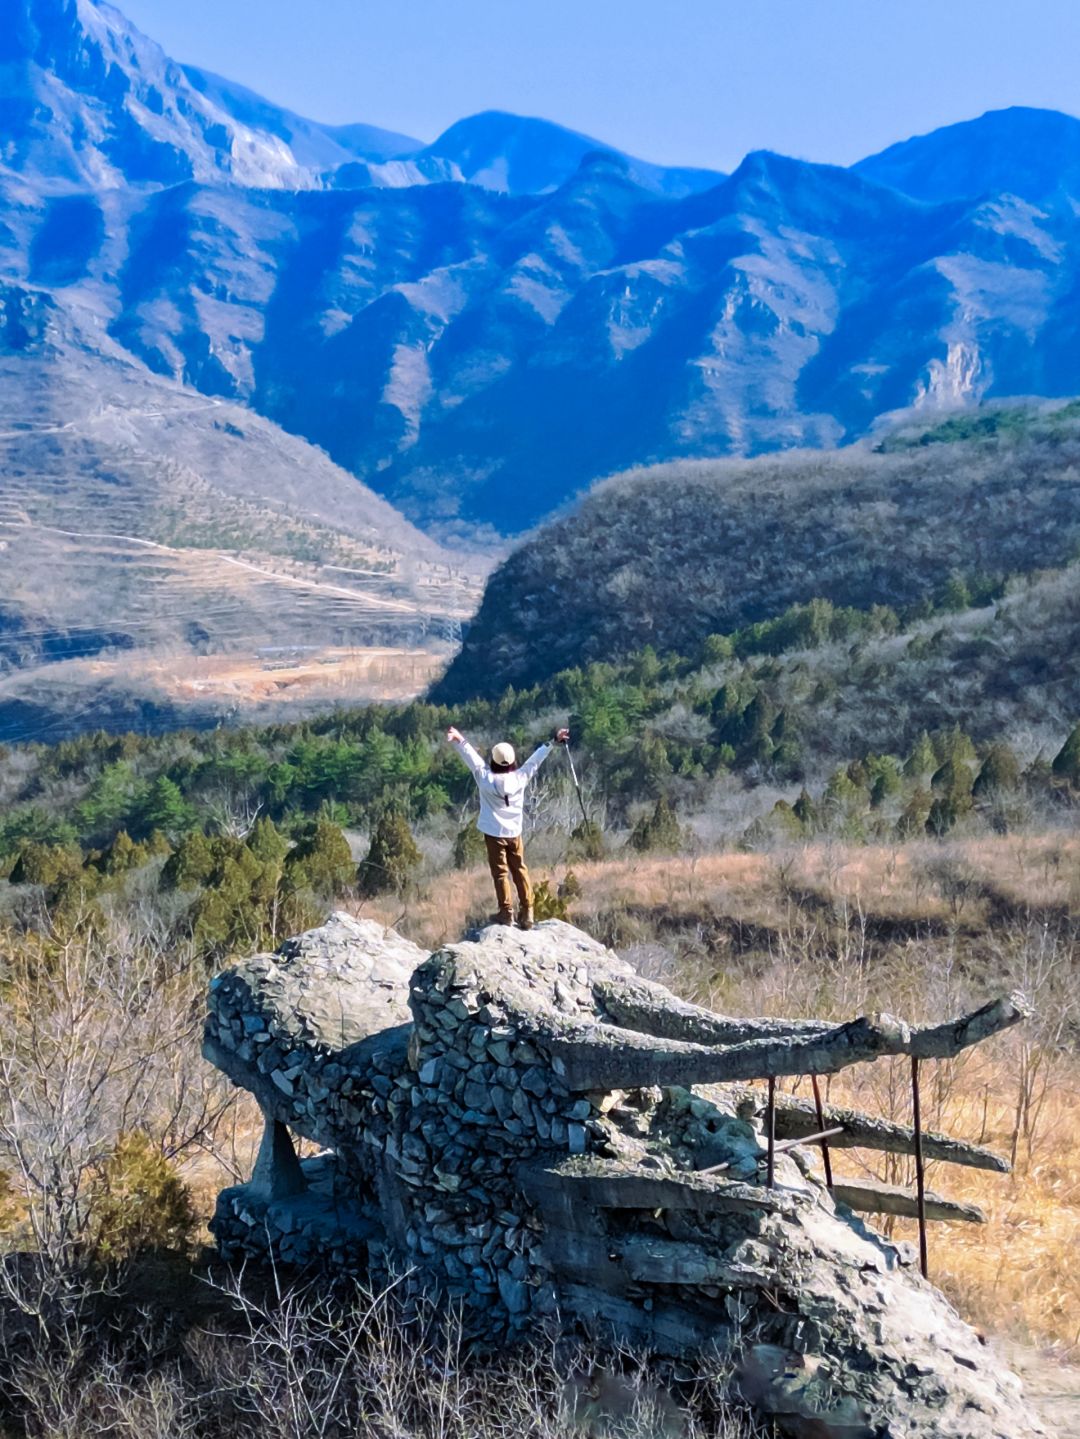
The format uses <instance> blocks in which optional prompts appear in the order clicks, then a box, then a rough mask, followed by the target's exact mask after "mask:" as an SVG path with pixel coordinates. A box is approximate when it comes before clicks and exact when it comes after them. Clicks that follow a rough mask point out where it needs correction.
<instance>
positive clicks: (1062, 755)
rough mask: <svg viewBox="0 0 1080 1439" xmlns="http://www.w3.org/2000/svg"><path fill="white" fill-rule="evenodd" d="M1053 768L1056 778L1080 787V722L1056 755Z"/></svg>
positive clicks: (1074, 786) (1075, 787) (1077, 787)
mask: <svg viewBox="0 0 1080 1439" xmlns="http://www.w3.org/2000/svg"><path fill="white" fill-rule="evenodd" d="M1051 769H1052V771H1053V774H1054V776H1055V778H1057V779H1060V780H1064V781H1065V783H1066V784H1069V785H1072V787H1073V788H1074V789H1080V724H1078V725H1077V726H1076V728H1075V729H1074V730H1073V732H1072V734H1070V735H1069V738H1068V739H1067V740H1066V741H1065V743H1064V744H1063V745H1062V746H1061V748H1060V749H1059V750H1058V752H1057V754H1056V755H1055V756H1054V762H1053V764H1052V766H1051Z"/></svg>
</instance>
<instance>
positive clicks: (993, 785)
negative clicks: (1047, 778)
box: [972, 744, 1020, 799]
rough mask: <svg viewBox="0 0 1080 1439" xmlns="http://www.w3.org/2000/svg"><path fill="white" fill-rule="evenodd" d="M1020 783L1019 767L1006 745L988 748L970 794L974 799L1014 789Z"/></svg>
mask: <svg viewBox="0 0 1080 1439" xmlns="http://www.w3.org/2000/svg"><path fill="white" fill-rule="evenodd" d="M1019 783H1020V765H1019V762H1018V761H1017V758H1016V756H1015V755H1014V754H1013V752H1012V750H1011V749H1010V748H1009V747H1008V745H1004V744H996V745H992V746H991V747H990V750H989V751H988V753H987V756H986V758H985V759H984V760H983V762H982V766H981V767H980V769H979V773H978V774H977V775H976V777H975V784H974V785H973V787H972V794H974V795H975V797H976V799H982V798H984V797H988V796H992V795H995V794H1001V793H1004V792H1005V791H1007V790H1014V789H1016V787H1017V785H1018V784H1019Z"/></svg>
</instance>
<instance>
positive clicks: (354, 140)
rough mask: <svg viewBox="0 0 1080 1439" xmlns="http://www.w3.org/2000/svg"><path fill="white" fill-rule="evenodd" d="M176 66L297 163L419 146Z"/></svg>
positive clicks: (325, 165) (318, 165) (332, 164)
mask: <svg viewBox="0 0 1080 1439" xmlns="http://www.w3.org/2000/svg"><path fill="white" fill-rule="evenodd" d="M182 69H183V71H184V74H185V75H186V76H187V78H188V80H189V81H190V82H191V84H192V85H193V86H194V87H195V89H196V90H197V91H198V92H199V94H200V95H205V96H206V97H207V98H208V99H210V100H211V101H212V102H213V103H214V104H215V105H217V106H218V107H219V108H220V109H222V110H224V111H225V112H226V113H227V114H229V115H231V116H232V118H233V119H234V120H237V121H239V122H240V123H241V124H242V125H246V126H248V127H250V128H251V129H254V130H260V131H263V132H265V133H266V134H269V135H276V136H277V137H278V139H279V140H283V141H284V142H285V144H286V145H288V147H289V149H290V150H291V151H292V154H293V156H294V157H295V159H296V160H297V162H298V163H299V164H301V165H306V166H309V167H310V168H311V169H313V170H332V169H334V168H336V167H337V166H339V165H345V164H348V163H349V162H350V161H353V160H372V161H375V162H376V163H378V162H380V161H384V160H394V159H397V158H398V156H401V155H410V154H412V153H413V152H414V151H416V150H419V149H420V148H421V145H420V141H419V140H414V139H412V138H411V137H410V136H408V135H399V134H397V133H395V132H394V131H393V130H380V129H379V128H378V126H376V125H320V124H319V123H318V122H317V121H315V120H308V119H305V118H304V116H303V115H297V114H295V113H294V112H293V111H292V110H285V109H283V108H282V107H281V106H280V105H275V104H274V103H273V101H271V100H266V99H264V98H263V96H262V95H257V94H256V93H255V91H254V90H249V89H248V88H247V87H246V86H245V85H238V84H237V83H236V82H235V81H233V80H226V79H225V78H224V77H223V76H221V75H215V74H213V73H212V72H211V71H209V70H200V69H199V68H198V66H196V65H184V66H182Z"/></svg>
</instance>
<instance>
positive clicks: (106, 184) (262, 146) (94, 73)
mask: <svg viewBox="0 0 1080 1439" xmlns="http://www.w3.org/2000/svg"><path fill="white" fill-rule="evenodd" d="M0 79H2V82H3V83H2V85H0V95H2V100H0V135H3V136H4V137H5V141H4V145H3V149H2V151H0V160H2V163H3V164H4V165H5V166H6V167H8V168H9V169H11V170H13V171H15V172H16V173H18V174H21V175H34V176H37V177H39V178H43V179H45V180H46V181H47V182H48V188H49V189H55V188H56V187H57V185H58V184H62V183H64V182H66V183H67V184H69V185H70V184H72V183H75V184H79V185H83V186H87V187H90V188H93V189H96V190H100V189H112V188H116V187H118V186H120V185H123V184H125V183H134V184H163V185H170V184H175V183H177V182H179V181H183V180H188V179H196V180H216V181H222V180H229V181H235V182H237V183H240V184H246V185H260V186H261V185H267V186H271V187H275V188H277V187H286V188H295V187H298V186H300V185H303V184H306V183H309V180H310V176H309V174H308V173H306V172H305V171H304V170H303V167H302V166H300V165H299V164H298V163H297V161H296V159H295V157H294V156H293V155H292V153H291V152H290V151H289V149H288V147H287V145H285V144H284V142H283V141H282V140H280V139H279V138H278V137H277V136H276V135H273V134H271V133H269V132H268V131H265V130H260V129H256V128H252V127H249V126H248V125H244V124H241V123H240V122H239V121H238V120H235V119H233V118H232V117H231V116H230V115H229V114H228V113H227V112H226V111H224V110H222V109H220V108H219V107H218V106H217V105H216V104H215V103H214V102H213V100H212V99H210V98H209V97H207V96H206V95H203V94H201V93H200V92H199V91H198V90H197V89H196V88H195V87H194V86H193V85H192V84H191V83H190V81H189V80H188V79H187V77H186V75H185V74H184V71H183V70H182V68H181V67H180V66H179V65H177V64H175V63H174V62H173V61H171V60H170V59H169V58H168V57H167V56H166V55H165V54H164V53H163V52H162V50H161V49H160V47H159V46H157V45H155V44H154V43H153V41H151V40H148V39H147V38H146V37H145V36H144V35H142V34H141V33H140V32H139V31H138V30H136V29H135V27H134V26H133V25H131V24H129V23H128V21H127V20H125V18H124V17H123V16H122V15H121V14H120V12H119V11H118V10H114V9H113V8H112V6H110V5H107V4H104V3H98V2H97V0H5V21H4V24H3V25H2V26H0Z"/></svg>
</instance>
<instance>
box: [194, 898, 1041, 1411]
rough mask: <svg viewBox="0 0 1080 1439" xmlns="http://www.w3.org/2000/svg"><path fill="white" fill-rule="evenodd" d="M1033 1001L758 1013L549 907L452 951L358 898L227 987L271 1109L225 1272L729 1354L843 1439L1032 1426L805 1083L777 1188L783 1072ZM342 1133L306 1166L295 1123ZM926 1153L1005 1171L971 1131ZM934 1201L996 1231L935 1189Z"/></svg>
mask: <svg viewBox="0 0 1080 1439" xmlns="http://www.w3.org/2000/svg"><path fill="white" fill-rule="evenodd" d="M1023 1014H1024V1007H1023V1003H1022V1001H1021V1000H1020V999H1019V997H1017V996H1011V997H1009V998H1007V999H1001V1000H997V1001H995V1002H993V1003H991V1004H988V1005H986V1006H985V1007H984V1008H983V1009H981V1010H978V1011H976V1012H975V1013H974V1014H972V1015H967V1016H963V1017H961V1018H959V1019H957V1020H955V1021H952V1022H950V1023H949V1024H947V1025H942V1026H938V1027H935V1028H933V1029H924V1030H918V1029H912V1028H909V1027H908V1026H907V1025H906V1024H904V1023H902V1022H901V1021H900V1020H897V1019H894V1018H891V1017H890V1016H887V1015H875V1016H871V1017H868V1018H864V1019H856V1020H853V1021H851V1022H850V1023H849V1024H845V1025H827V1024H821V1023H817V1022H806V1023H800V1022H797V1021H786V1020H761V1021H753V1020H742V1019H739V1020H734V1019H727V1018H725V1017H723V1016H719V1015H716V1014H712V1013H711V1012H709V1011H707V1010H703V1009H698V1008H696V1007H694V1006H691V1005H686V1004H684V1003H682V1002H681V1001H679V1000H677V999H676V998H675V997H674V996H673V995H672V994H671V993H670V992H669V991H668V990H666V989H664V988H663V987H662V986H660V985H656V984H652V983H649V982H648V981H645V980H642V979H641V978H640V977H638V976H637V975H636V974H635V973H634V971H633V970H632V969H631V967H630V966H629V965H628V964H627V963H625V962H624V961H623V960H621V959H620V958H619V957H618V956H617V955H615V954H614V953H612V952H611V951H609V950H607V949H605V948H604V947H603V946H602V945H600V944H599V943H597V942H596V941H595V940H593V939H592V938H590V937H589V936H588V935H586V934H583V933H582V932H581V931H580V930H577V929H575V928H573V927H572V926H571V925H569V924H565V923H563V922H561V921H557V920H549V921H545V922H544V923H542V924H540V925H538V926H537V927H536V928H535V929H534V930H532V931H530V932H528V933H523V932H520V931H517V930H513V929H506V928H502V927H492V928H490V929H486V930H483V931H481V932H479V933H478V934H477V935H475V936H473V937H470V938H467V939H464V940H462V941H460V942H459V943H455V944H450V945H446V946H445V947H444V948H442V949H440V950H439V951H437V952H436V953H434V954H431V955H428V954H426V953H425V952H424V951H423V950H421V949H419V948H418V947H417V946H416V945H414V944H411V943H410V942H409V941H408V940H406V939H403V938H402V937H401V936H400V935H398V934H396V933H395V932H394V931H392V930H386V929H384V928H383V927H382V926H381V925H378V924H375V923H373V922H372V921H369V920H356V919H353V918H351V917H350V916H348V915H345V914H335V915H333V916H331V918H330V920H329V921H328V923H327V924H326V925H324V926H323V927H322V928H321V929H317V930H314V931H311V932H310V933H308V934H305V935H301V936H299V937H298V938H296V939H294V940H290V941H289V942H288V943H287V944H285V945H284V946H283V947H282V949H281V950H280V951H279V952H278V954H276V955H257V956H255V957H254V958H252V959H248V960H246V961H244V962H242V963H240V964H239V965H237V966H236V967H235V968H234V969H231V970H229V971H227V972H225V973H223V974H220V975H218V976H217V977H216V978H215V979H214V980H213V982H212V984H211V988H210V1003H209V1014H208V1018H207V1022H206V1038H205V1046H204V1052H205V1054H206V1056H207V1058H208V1059H209V1060H210V1061H211V1062H212V1063H214V1064H216V1065H217V1066H218V1067H219V1068H220V1069H222V1070H223V1071H224V1072H225V1073H226V1074H227V1075H229V1076H230V1078H232V1079H233V1080H234V1081H235V1082H236V1083H237V1084H239V1085H241V1086H243V1087H244V1088H246V1089H248V1090H250V1091H251V1093H252V1094H254V1095H255V1097H256V1099H257V1100H258V1101H259V1104H260V1105H261V1107H262V1110H263V1113H264V1115H265V1120H266V1131H265V1136H264V1140H263V1144H262V1147H261V1150H260V1153H259V1157H258V1161H257V1164H256V1167H255V1172H254V1174H253V1175H252V1178H251V1180H250V1181H249V1182H248V1183H247V1184H243V1185H238V1186H236V1187H234V1188H230V1189H226V1190H224V1191H223V1192H222V1193H221V1195H220V1197H219V1200H218V1204H217V1211H216V1214H215V1217H214V1219H213V1222H212V1226H211V1227H212V1229H213V1232H214V1235H215V1237H216V1240H217V1243H218V1246H219V1249H220V1251H221V1253H222V1255H223V1256H224V1257H225V1258H226V1259H227V1260H229V1261H240V1260H242V1259H244V1258H246V1257H254V1258H260V1259H266V1258H268V1257H269V1256H270V1255H271V1254H272V1256H273V1257H274V1259H275V1260H277V1261H278V1262H280V1263H283V1264H286V1265H296V1266H310V1267H314V1268H316V1269H318V1268H324V1269H325V1270H327V1271H328V1272H332V1273H335V1274H341V1273H349V1272H354V1273H356V1274H362V1275H366V1276H369V1277H371V1278H373V1279H375V1280H376V1281H378V1280H379V1279H380V1278H382V1277H384V1276H390V1275H392V1274H400V1273H401V1272H402V1271H403V1270H405V1269H409V1270H410V1271H411V1282H415V1283H416V1284H418V1285H420V1286H422V1287H423V1288H425V1289H426V1290H428V1291H430V1292H431V1293H432V1294H437V1295H442V1296H445V1297H446V1298H448V1299H450V1300H453V1301H456V1302H457V1303H458V1304H459V1305H460V1306H461V1307H462V1309H463V1311H464V1313H465V1315H466V1321H467V1324H468V1326H469V1329H470V1331H471V1332H472V1334H474V1335H475V1336H476V1337H477V1338H478V1339H481V1340H487V1341H494V1342H497V1343H500V1344H501V1343H505V1342H507V1341H510V1340H514V1339H526V1338H528V1337H529V1336H530V1335H532V1334H534V1333H536V1332H537V1331H538V1330H539V1329H540V1327H541V1326H550V1325H551V1324H552V1323H560V1324H562V1325H563V1326H565V1327H567V1328H574V1327H577V1328H585V1329H590V1330H593V1331H599V1332H600V1333H601V1334H610V1333H611V1332H614V1333H615V1334H616V1335H617V1336H618V1337H619V1338H620V1339H621V1340H623V1341H626V1342H630V1343H632V1344H634V1345H639V1346H641V1347H643V1348H649V1349H651V1350H653V1351H656V1352H658V1353H664V1354H671V1355H690V1354H694V1353H695V1352H702V1351H709V1350H713V1349H714V1347H715V1346H717V1345H719V1346H721V1347H722V1348H724V1349H727V1350H729V1351H730V1352H731V1353H732V1354H733V1355H734V1356H735V1358H734V1363H735V1369H736V1376H737V1383H738V1385H739V1387H740V1389H741V1391H742V1393H743V1395H744V1396H745V1397H746V1398H747V1399H748V1400H749V1401H750V1402H751V1403H752V1404H753V1405H754V1406H755V1407H756V1408H757V1409H758V1410H759V1411H760V1412H761V1413H763V1414H768V1415H771V1416H774V1417H775V1418H776V1419H777V1421H778V1423H779V1425H780V1427H781V1428H782V1430H783V1431H784V1432H787V1433H790V1434H792V1435H794V1436H809V1435H811V1434H813V1435H817V1436H830V1439H882V1436H887V1435H893V1434H897V1435H899V1434H903V1435H905V1436H909V1439H931V1436H932V1439H1024V1436H1036V1435H1042V1434H1044V1433H1045V1431H1044V1430H1043V1429H1042V1428H1041V1427H1040V1425H1039V1422H1038V1421H1037V1419H1036V1418H1035V1417H1034V1415H1033V1414H1032V1413H1031V1411H1030V1410H1029V1408H1028V1406H1027V1405H1026V1404H1025V1402H1024V1400H1023V1397H1022V1393H1021V1389H1020V1384H1019V1381H1018V1380H1016V1379H1015V1378H1014V1377H1013V1376H1012V1375H1011V1374H1009V1373H1008V1372H1007V1371H1006V1370H1005V1368H1004V1366H1003V1365H1002V1364H1001V1362H1000V1361H999V1360H998V1358H997V1357H996V1355H995V1354H994V1353H993V1351H992V1350H991V1349H989V1348H988V1347H987V1346H986V1345H984V1344H983V1343H982V1342H981V1340H980V1339H979V1337H978V1336H977V1335H976V1334H975V1332H974V1331H973V1330H972V1329H971V1328H970V1327H969V1326H968V1325H967V1324H965V1323H964V1322H963V1321H962V1320H961V1319H960V1317H959V1316H958V1315H957V1314H956V1312H955V1311H954V1310H953V1309H952V1307H951V1306H950V1305H949V1303H948V1302H947V1301H946V1299H945V1298H944V1297H943V1296H942V1295H941V1294H940V1293H939V1292H938V1291H937V1290H936V1289H935V1288H934V1287H933V1286H932V1285H931V1284H929V1283H927V1282H926V1281H925V1280H924V1279H923V1278H922V1277H921V1275H920V1274H919V1272H918V1264H917V1258H916V1255H915V1253H914V1251H913V1250H912V1249H911V1247H910V1246H907V1245H904V1244H895V1243H891V1242H889V1241H887V1240H886V1239H885V1238H883V1237H882V1236H881V1235H880V1234H878V1233H876V1232H875V1231H874V1230H873V1229H872V1228H871V1227H870V1226H869V1225H868V1224H867V1223H866V1222H864V1221H863V1220H862V1219H860V1218H859V1217H858V1214H857V1212H856V1211H863V1212H870V1211H874V1212H885V1213H900V1214H910V1213H911V1212H912V1206H913V1200H912V1197H911V1196H910V1195H909V1194H908V1193H907V1192H906V1191H904V1190H901V1189H897V1188H890V1187H888V1186H873V1185H865V1184H859V1183H855V1182H853V1181H848V1180H847V1179H845V1180H843V1181H839V1180H838V1181H837V1183H836V1184H835V1185H834V1189H833V1192H832V1193H830V1191H829V1190H828V1189H827V1188H826V1187H825V1184H824V1180H823V1179H822V1178H821V1177H820V1174H819V1171H818V1164H817V1159H818V1155H819V1151H817V1150H816V1149H813V1148H811V1147H809V1146H805V1145H802V1144H800V1141H801V1140H804V1139H806V1138H807V1136H808V1135H810V1134H811V1133H812V1132H813V1131H814V1129H815V1128H816V1125H817V1120H816V1114H811V1113H810V1112H809V1111H808V1109H807V1106H806V1104H805V1102H803V1101H800V1100H798V1099H794V1098H792V1097H791V1096H781V1097H780V1100H779V1103H778V1107H777V1111H776V1121H775V1135H776V1139H777V1141H778V1144H777V1153H776V1158H775V1183H774V1186H773V1187H771V1188H770V1187H768V1186H767V1185H766V1183H765V1171H764V1167H763V1166H764V1160H765V1153H766V1137H765V1132H764V1105H765V1090H764V1089H763V1088H758V1087H755V1086H754V1085H752V1084H750V1083H748V1082H747V1081H748V1080H752V1079H754V1078H757V1077H760V1076H768V1075H774V1076H775V1075H785V1074H800V1073H819V1074H824V1073H832V1072H836V1071H837V1070H839V1069H841V1068H843V1067H844V1066H845V1065H847V1064H850V1063H854V1062H856V1061H861V1060H866V1059H872V1058H874V1057H876V1056H878V1055H883V1054H909V1055H912V1056H913V1057H915V1058H927V1057H933V1056H939V1055H947V1054H954V1053H957V1052H959V1050H960V1049H962V1048H964V1047H966V1046H967V1045H969V1044H972V1043H976V1042H978V1041H979V1040H980V1039H982V1038H985V1037H987V1035H989V1034H993V1033H995V1032H997V1031H998V1030H1000V1029H1002V1028H1004V1027H1006V1026H1008V1025H1010V1024H1012V1023H1015V1022H1016V1021H1017V1020H1019V1019H1021V1018H1022V1017H1023ZM825 1118H826V1123H827V1124H828V1125H829V1127H831V1128H837V1129H840V1130H841V1131H842V1133H841V1134H840V1135H838V1136H837V1138H836V1141H835V1142H837V1143H839V1144H841V1145H844V1144H848V1145H859V1146H862V1147H866V1148H876V1149H882V1150H890V1151H892V1152H910V1151H911V1148H912V1143H913V1135H912V1131H911V1130H909V1129H906V1128H905V1127H904V1126H902V1125H898V1124H892V1123H885V1122H882V1121H877V1120H875V1119H873V1118H872V1117H870V1116H867V1115H862V1114H859V1113H857V1112H854V1111H850V1110H840V1109H835V1108H827V1109H826V1115H825ZM293 1134H296V1135H301V1136H303V1137H305V1138H306V1139H308V1140H311V1141H314V1142H315V1143H316V1144H318V1145H319V1146H321V1149H322V1152H321V1153H319V1154H318V1155H316V1156H315V1157H313V1158H310V1159H304V1160H298V1159H297V1157H296V1152H295V1149H294V1147H293V1141H292V1135H293ZM924 1152H925V1153H926V1154H927V1156H929V1157H937V1158H940V1159H944V1160H947V1161H949V1162H952V1163H959V1164H967V1165H975V1166H977V1167H981V1168H987V1169H998V1170H1001V1169H1005V1168H1007V1166H1006V1165H1005V1164H1004V1162H1003V1161H1002V1160H1001V1159H999V1158H998V1157H997V1156H996V1155H994V1154H993V1153H991V1152H990V1151H988V1150H986V1149H984V1148H981V1147H979V1146H976V1145H971V1144H966V1143H964V1142H963V1141H962V1140H959V1139H953V1138H950V1137H948V1136H945V1135H927V1136H925V1139H924ZM928 1212H929V1214H930V1215H931V1217H934V1218H944V1219H950V1220H965V1221H969V1222H971V1221H974V1222H978V1221H979V1220H980V1219H981V1218H982V1216H981V1215H980V1214H979V1212H978V1210H976V1209H974V1208H973V1206H970V1205H963V1204H956V1203H953V1202H952V1201H950V1200H948V1199H947V1198H944V1197H942V1196H939V1195H930V1196H928Z"/></svg>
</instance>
